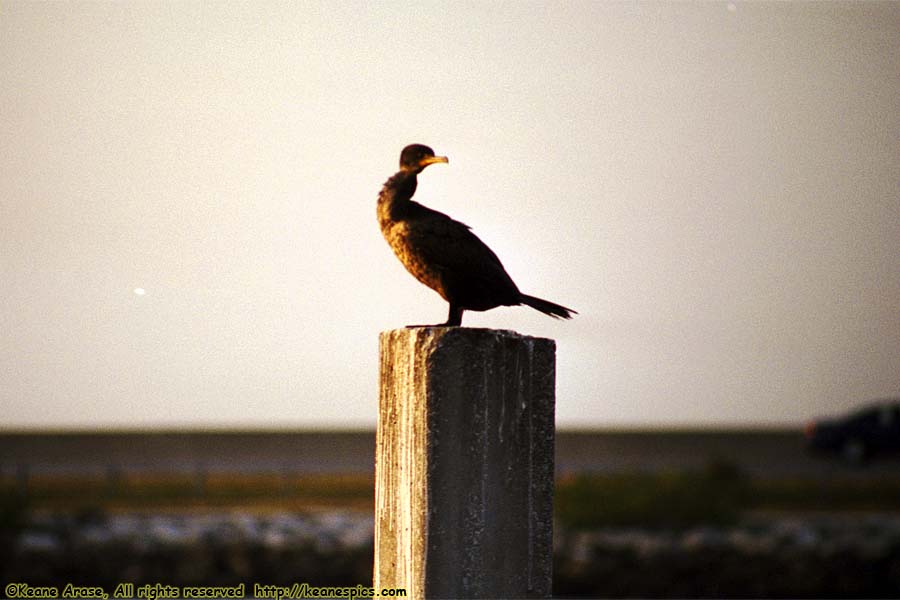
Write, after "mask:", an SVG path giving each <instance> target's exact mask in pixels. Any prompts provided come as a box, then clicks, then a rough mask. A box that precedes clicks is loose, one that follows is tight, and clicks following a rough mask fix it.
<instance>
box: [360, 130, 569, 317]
mask: <svg viewBox="0 0 900 600" xmlns="http://www.w3.org/2000/svg"><path fill="white" fill-rule="evenodd" d="M449 162H450V161H449V159H448V158H447V157H446V156H436V155H435V153H434V150H432V149H431V148H429V147H428V146H425V145H423V144H410V145H409V146H406V147H405V148H403V151H402V152H401V153H400V170H399V171H397V172H396V173H395V174H394V175H392V176H391V177H390V178H389V179H388V180H387V181H386V182H385V183H384V185H383V186H382V188H381V192H380V193H379V194H378V206H377V214H378V225H379V226H380V228H381V234H382V235H383V236H384V239H385V240H387V243H388V245H390V247H391V249H393V251H394V254H396V255H397V258H398V259H400V262H401V263H403V266H404V267H406V270H407V271H409V272H410V273H411V274H412V275H413V277H415V278H416V279H418V280H419V281H420V282H421V283H423V284H425V285H427V286H428V287H430V288H431V289H433V290H434V291H436V292H437V293H438V294H440V295H441V297H442V298H443V299H444V300H446V301H447V302H448V303H449V305H450V311H449V313H448V315H447V321H446V322H445V323H440V324H438V325H433V327H442V326H443V327H456V326H461V325H462V316H463V312H464V311H467V310H474V311H485V310H490V309H492V308H496V307H498V306H519V305H522V304H524V305H526V306H530V307H531V308H534V309H536V310H539V311H541V312H542V313H544V314H546V315H549V316H551V317H554V318H562V319H570V318H572V315H574V314H578V313H577V312H576V311H574V310H572V309H571V308H566V307H565V306H560V305H559V304H555V303H553V302H549V301H547V300H543V299H541V298H536V297H534V296H529V295H528V294H523V293H522V292H520V291H519V288H518V287H517V286H516V284H515V283H514V282H513V280H512V278H511V277H510V276H509V274H508V273H507V272H506V269H504V268H503V264H502V263H501V262H500V259H499V258H497V255H496V254H494V252H493V251H492V250H491V249H490V248H488V246H487V244H485V243H484V242H482V241H481V240H480V239H479V238H478V236H476V235H475V234H474V233H472V230H471V228H470V227H469V226H468V225H466V224H464V223H460V222H459V221H456V220H454V219H452V218H450V217H449V216H447V215H445V214H444V213H442V212H438V211H436V210H433V209H431V208H428V207H427V206H423V205H422V204H419V203H418V202H416V201H414V200H413V199H412V197H413V195H414V194H415V193H416V187H417V186H418V175H419V173H421V172H422V171H423V170H424V169H425V168H426V167H428V166H429V165H434V164H439V163H449ZM410 327H417V326H416V325H410Z"/></svg>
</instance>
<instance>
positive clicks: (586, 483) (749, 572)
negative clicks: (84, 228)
mask: <svg viewBox="0 0 900 600" xmlns="http://www.w3.org/2000/svg"><path fill="white" fill-rule="evenodd" d="M557 441H558V443H557V465H558V469H557V476H558V479H557V486H556V501H555V514H556V518H555V536H554V594H555V595H556V596H558V597H580V598H592V597H607V598H608V597H613V598H620V597H644V598H709V597H714V598H751V597H752V598H847V597H853V598H897V597H900V474H898V473H900V469H898V468H897V466H898V465H897V462H896V461H894V462H892V461H878V462H873V463H871V464H867V465H864V466H855V467H853V466H849V465H844V464H841V463H839V462H837V461H833V460H828V459H825V458H816V457H811V456H809V455H808V454H806V453H805V452H804V449H803V447H802V442H801V439H800V437H799V434H798V432H724V433H722V432H719V433H713V432H705V433H700V432H693V433H690V432H675V433H668V434H667V433H607V434H577V433H562V434H560V435H559V437H558V440H557ZM373 451H374V436H373V435H372V434H371V432H368V433H350V434H211V433H207V434H138V435H129V434H115V435H102V434H80V435H74V436H71V435H69V436H66V435H63V436H48V435H43V436H42V435H38V436H33V435H31V436H28V435H26V436H16V435H2V436H0V484H2V485H0V583H2V585H3V586H4V589H7V588H6V586H7V585H9V584H21V585H23V586H56V587H57V588H58V590H59V592H60V595H62V594H61V592H62V590H63V587H64V586H65V585H66V584H68V583H72V584H75V585H83V586H100V587H102V588H103V590H104V591H105V592H106V593H108V594H109V595H110V597H112V595H113V592H114V591H115V589H116V587H117V586H118V585H119V584H121V583H126V584H133V585H134V589H135V590H137V589H138V588H140V586H143V585H149V586H156V585H157V584H159V585H160V586H173V587H178V588H181V587H183V586H235V585H239V584H244V586H245V589H246V590H247V596H248V597H251V596H252V593H253V589H254V586H255V585H256V584H259V585H291V584H294V583H297V584H303V583H307V584H309V585H311V586H341V587H347V586H349V587H355V586H357V585H361V586H368V585H369V583H370V582H371V581H372V562H373V519H372V514H373V513H372V508H373V507H372V498H373V495H374V490H373V484H374V482H373V477H372V470H373V465H372V458H371V457H372V452H373ZM335 473H337V474H335ZM9 589H14V591H15V590H21V589H22V588H9ZM7 595H9V591H8V589H7Z"/></svg>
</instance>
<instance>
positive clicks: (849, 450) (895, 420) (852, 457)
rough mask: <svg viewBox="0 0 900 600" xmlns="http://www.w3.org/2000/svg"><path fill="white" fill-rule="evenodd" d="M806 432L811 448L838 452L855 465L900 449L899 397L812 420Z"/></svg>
mask: <svg viewBox="0 0 900 600" xmlns="http://www.w3.org/2000/svg"><path fill="white" fill-rule="evenodd" d="M804 434H805V436H806V443H807V446H808V447H809V448H810V449H812V450H815V451H827V452H834V453H837V454H838V455H840V456H841V457H842V458H843V459H844V460H846V461H847V462H850V463H854V464H859V463H862V462H864V461H865V460H866V459H868V458H871V457H872V456H875V455H882V454H888V453H893V452H898V451H900V400H884V401H880V402H875V403H872V404H869V405H867V406H866V407H864V408H862V409H859V410H857V411H855V412H853V413H850V414H849V415H847V416H844V417H840V418H836V419H822V420H818V421H810V422H809V423H807V424H806V428H805V429H804Z"/></svg>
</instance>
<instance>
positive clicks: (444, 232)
mask: <svg viewBox="0 0 900 600" xmlns="http://www.w3.org/2000/svg"><path fill="white" fill-rule="evenodd" d="M419 206H421V205H419ZM421 209H422V210H415V211H413V214H410V218H409V225H410V227H409V229H408V232H409V233H408V235H409V236H410V241H411V242H412V245H413V246H414V247H415V248H416V249H417V250H418V252H419V253H421V256H422V258H423V259H424V260H425V261H426V262H427V263H428V264H431V265H433V266H434V267H436V268H438V269H440V270H441V271H443V272H445V273H447V274H448V275H450V276H452V277H453V278H460V277H464V278H466V279H470V280H477V281H480V282H481V284H482V285H484V286H487V287H490V288H495V287H500V288H503V289H511V290H515V291H516V294H517V293H518V290H517V288H516V286H515V284H514V283H513V282H512V279H510V277H509V275H508V274H507V273H506V269H504V268H503V264H502V263H501V262H500V259H499V258H497V255H496V254H494V252H493V251H492V250H491V249H490V248H488V246H487V244H485V243H484V242H482V241H481V240H480V239H479V238H478V236H477V235H475V234H474V233H472V231H471V228H470V227H469V226H468V225H466V224H465V223H460V222H459V221H456V220H454V219H452V218H450V217H449V216H447V215H445V214H444V213H442V212H438V211H436V210H432V209H430V208H427V207H424V206H421Z"/></svg>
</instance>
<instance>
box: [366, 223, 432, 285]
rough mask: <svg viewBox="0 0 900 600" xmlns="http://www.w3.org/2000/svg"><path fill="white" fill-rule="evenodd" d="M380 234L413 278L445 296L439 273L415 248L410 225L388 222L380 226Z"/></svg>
mask: <svg viewBox="0 0 900 600" xmlns="http://www.w3.org/2000/svg"><path fill="white" fill-rule="evenodd" d="M381 233H382V235H383V236H384V239H385V240H387V243H388V245H389V246H390V247H391V249H392V250H393V251H394V254H396V255H397V258H398V259H400V262H401V263H403V266H404V267H406V270H407V271H409V272H410V273H411V274H412V276H413V277H415V278H416V279H418V280H419V281H420V282H422V283H424V284H425V285H427V286H428V287H430V288H431V289H433V290H435V291H436V292H437V293H439V294H440V295H441V296H444V297H445V299H446V295H445V293H444V290H443V285H442V281H441V272H440V270H439V269H438V268H437V267H436V265H434V264H433V263H432V262H430V261H428V260H427V259H426V257H425V256H424V255H423V254H422V252H421V250H420V249H419V248H417V246H416V244H415V242H414V236H412V235H411V233H412V231H411V228H410V225H409V223H408V222H406V221H389V222H383V223H382V224H381Z"/></svg>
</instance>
